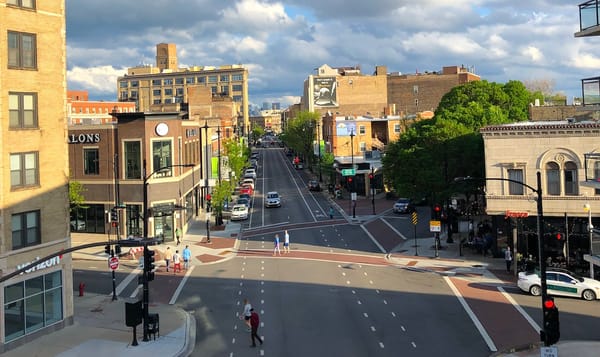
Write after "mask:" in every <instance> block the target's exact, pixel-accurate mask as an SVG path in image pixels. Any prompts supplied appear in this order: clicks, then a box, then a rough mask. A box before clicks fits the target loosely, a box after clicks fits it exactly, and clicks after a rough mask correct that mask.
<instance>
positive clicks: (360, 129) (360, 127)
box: [358, 125, 367, 135]
mask: <svg viewBox="0 0 600 357" xmlns="http://www.w3.org/2000/svg"><path fill="white" fill-rule="evenodd" d="M366 132H367V129H366V128H365V126H364V125H359V126H358V134H360V135H365V133H366Z"/></svg>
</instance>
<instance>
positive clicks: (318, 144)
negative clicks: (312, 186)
mask: <svg viewBox="0 0 600 357" xmlns="http://www.w3.org/2000/svg"><path fill="white" fill-rule="evenodd" d="M319 128H320V125H319V121H318V120H317V147H318V148H319V182H323V173H322V171H321V136H320V135H319Z"/></svg>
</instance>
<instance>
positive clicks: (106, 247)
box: [104, 244, 110, 255]
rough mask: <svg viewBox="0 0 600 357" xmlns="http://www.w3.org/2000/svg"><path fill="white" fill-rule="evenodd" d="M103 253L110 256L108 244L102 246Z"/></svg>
mask: <svg viewBox="0 0 600 357" xmlns="http://www.w3.org/2000/svg"><path fill="white" fill-rule="evenodd" d="M104 253H106V254H108V255H110V244H107V245H105V246H104Z"/></svg>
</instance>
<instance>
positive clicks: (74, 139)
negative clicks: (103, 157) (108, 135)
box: [69, 133, 100, 144]
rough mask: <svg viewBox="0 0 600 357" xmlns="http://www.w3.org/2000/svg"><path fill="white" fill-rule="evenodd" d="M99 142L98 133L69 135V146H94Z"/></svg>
mask: <svg viewBox="0 0 600 357" xmlns="http://www.w3.org/2000/svg"><path fill="white" fill-rule="evenodd" d="M99 142H100V134H99V133H96V134H94V133H90V134H79V135H76V134H69V144H94V143H99Z"/></svg>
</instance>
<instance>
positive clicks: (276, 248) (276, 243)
mask: <svg viewBox="0 0 600 357" xmlns="http://www.w3.org/2000/svg"><path fill="white" fill-rule="evenodd" d="M275 253H279V255H281V250H280V249H279V234H275V247H274V248H273V256H275Z"/></svg>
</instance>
